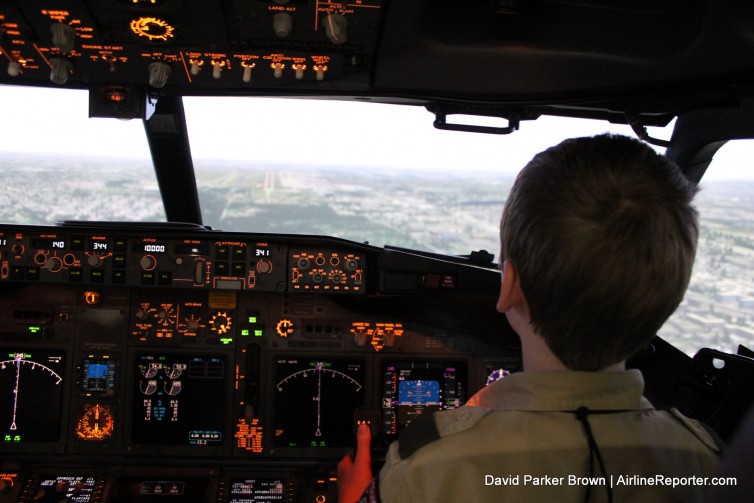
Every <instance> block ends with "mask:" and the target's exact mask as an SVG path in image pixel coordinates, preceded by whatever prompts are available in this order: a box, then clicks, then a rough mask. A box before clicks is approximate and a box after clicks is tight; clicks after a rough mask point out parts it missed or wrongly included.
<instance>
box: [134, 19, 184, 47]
mask: <svg viewBox="0 0 754 503" xmlns="http://www.w3.org/2000/svg"><path fill="white" fill-rule="evenodd" d="M130 27H131V31H132V32H133V34H134V35H136V36H137V37H139V38H141V39H144V40H148V41H149V42H167V41H169V40H170V39H172V38H173V37H174V36H175V28H174V27H173V26H172V25H171V24H170V23H168V22H167V21H165V20H164V19H160V18H156V17H151V16H142V17H139V18H136V19H134V20H133V21H131V25H130Z"/></svg>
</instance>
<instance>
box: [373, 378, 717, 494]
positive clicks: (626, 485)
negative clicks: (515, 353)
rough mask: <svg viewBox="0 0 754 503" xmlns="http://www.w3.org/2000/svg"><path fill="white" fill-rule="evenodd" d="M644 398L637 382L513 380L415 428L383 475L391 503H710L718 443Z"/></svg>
mask: <svg viewBox="0 0 754 503" xmlns="http://www.w3.org/2000/svg"><path fill="white" fill-rule="evenodd" d="M643 388H644V380H643V378H642V376H641V373H640V372H639V371H637V370H628V371H625V372H616V373H601V372H599V373H598V372H567V371H566V372H541V373H529V372H523V373H520V374H514V375H511V376H508V377H506V378H504V379H503V380H501V381H498V382H496V383H494V384H492V385H490V386H488V387H486V388H484V389H483V390H482V391H481V392H479V393H478V394H476V395H475V396H474V397H472V398H471V399H470V400H469V402H468V404H467V405H466V406H464V407H461V408H459V409H456V410H450V411H444V412H439V413H435V414H434V415H432V416H428V417H427V418H424V419H425V420H424V421H420V420H419V419H417V420H415V421H414V423H412V424H411V425H410V426H409V427H408V428H406V430H404V432H403V434H402V435H401V437H400V440H399V441H398V442H395V443H393V445H391V446H390V449H389V451H388V455H387V458H386V462H385V466H384V467H383V469H382V471H381V472H380V476H379V491H380V496H381V500H382V501H383V502H385V503H388V502H389V503H392V502H411V503H417V502H434V501H444V502H454V501H459V502H460V501H468V502H475V503H477V502H478V503H484V502H493V501H494V502H505V501H511V502H529V501H531V502H550V501H557V502H564V503H568V502H583V501H586V495H587V491H591V494H590V496H589V500H588V501H591V502H593V503H597V502H604V501H607V494H608V493H607V487H611V489H612V492H613V501H615V502H616V503H620V502H629V501H631V502H633V501H637V502H653V503H659V502H676V501H677V502H684V503H686V502H698V501H702V500H703V496H704V493H705V492H706V491H707V490H708V488H709V485H710V484H711V483H712V481H711V479H712V477H715V475H716V473H717V464H718V460H719V454H720V452H719V447H718V445H717V443H716V442H715V440H714V439H713V437H712V436H711V435H710V434H709V433H708V432H707V430H705V429H704V428H703V427H702V426H701V425H699V423H697V422H696V421H693V420H690V419H688V418H686V417H685V416H683V415H681V414H680V413H678V412H677V411H671V412H666V411H658V410H655V409H654V407H653V406H652V404H651V403H649V401H648V400H646V399H645V398H644V397H643V396H642V391H643ZM579 407H587V408H588V409H590V411H591V412H590V413H589V414H588V415H587V420H588V423H589V425H588V427H590V428H591V431H592V436H593V438H594V440H595V442H596V445H597V450H598V451H599V454H601V457H602V459H603V460H604V468H605V473H603V472H602V470H601V468H600V466H599V463H598V462H597V461H596V460H595V461H594V462H593V466H594V468H593V470H592V471H591V476H590V468H589V464H590V448H589V444H588V441H587V434H586V432H585V426H584V424H583V422H582V421H580V420H578V419H577V417H576V414H574V413H572V412H567V411H575V410H576V409H578V408H579ZM563 411H566V412H563ZM420 417H422V416H420ZM432 418H433V419H434V421H432ZM422 422H423V423H424V425H423V426H422V424H421V423H422ZM432 422H433V423H434V427H433V425H432ZM433 430H434V433H433ZM435 433H436V434H435ZM438 436H439V438H437V437H438ZM400 451H403V452H402V453H401V452H400ZM590 480H591V488H589V486H590V484H589V482H590Z"/></svg>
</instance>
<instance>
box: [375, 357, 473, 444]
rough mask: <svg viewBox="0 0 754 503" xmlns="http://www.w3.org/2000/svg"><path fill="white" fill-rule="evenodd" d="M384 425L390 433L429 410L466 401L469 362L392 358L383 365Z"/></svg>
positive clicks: (395, 433)
mask: <svg viewBox="0 0 754 503" xmlns="http://www.w3.org/2000/svg"><path fill="white" fill-rule="evenodd" d="M382 376H383V381H382V384H383V386H382V423H383V424H382V427H383V428H382V429H383V432H384V433H385V434H386V435H388V436H390V435H397V434H398V432H399V431H400V430H401V429H403V428H404V427H405V426H406V425H408V424H409V423H410V422H411V420H412V419H414V418H415V417H416V416H418V415H419V414H422V413H423V412H425V411H436V410H445V409H455V408H456V407H460V406H461V405H463V403H464V402H465V401H466V380H467V366H466V363H465V362H432V361H389V362H385V363H383V366H382Z"/></svg>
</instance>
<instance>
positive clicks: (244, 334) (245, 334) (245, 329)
mask: <svg viewBox="0 0 754 503" xmlns="http://www.w3.org/2000/svg"><path fill="white" fill-rule="evenodd" d="M241 335H242V336H243V337H248V336H250V335H251V332H249V329H248V328H242V329H241Z"/></svg>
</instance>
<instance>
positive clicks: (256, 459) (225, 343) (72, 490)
mask: <svg viewBox="0 0 754 503" xmlns="http://www.w3.org/2000/svg"><path fill="white" fill-rule="evenodd" d="M439 276H442V277H452V278H453V279H454V280H453V282H452V288H449V287H448V286H447V285H446V286H444V287H443V288H440V287H439V286H437V282H436V281H434V278H436V277H439ZM498 284H499V273H498V272H497V271H496V270H494V269H489V270H487V269H483V268H479V267H475V266H469V265H465V264H462V263H456V262H452V261H442V260H438V259H436V258H434V257H427V258H423V257H420V256H417V255H411V256H410V257H408V256H405V257H404V255H402V254H401V252H391V251H390V250H386V249H380V248H375V247H372V246H368V245H364V244H359V243H353V242H348V241H344V240H338V239H331V238H322V237H317V236H285V235H254V234H242V233H237V234H230V233H221V232H216V231H209V230H204V229H192V230H185V229H178V230H175V229H142V228H139V229H128V228H117V229H116V228H107V227H93V226H88V225H87V226H65V225H64V226H60V227H34V226H5V225H0V435H1V436H0V454H1V455H2V456H1V457H2V465H0V478H3V477H4V478H3V480H5V479H7V480H8V481H10V482H7V483H4V486H3V487H6V489H8V490H7V491H5V492H0V503H6V502H14V503H15V502H20V501H23V502H26V501H60V500H62V499H67V500H68V501H77V502H78V501H82V502H91V503H97V502H104V503H109V502H138V503H144V502H152V501H154V502H166V501H168V499H169V501H170V502H205V501H212V502H213V503H214V502H224V503H241V502H243V503H247V502H262V501H264V502H267V501H280V502H292V501H325V500H332V499H334V498H335V492H336V477H335V466H336V464H337V463H336V462H337V460H338V459H339V458H340V457H342V456H343V454H344V453H345V452H346V451H347V450H348V449H350V448H351V447H352V446H353V443H354V418H355V415H356V414H357V412H358V413H361V412H362V411H367V412H368V413H369V414H371V417H374V418H379V419H377V420H376V421H375V423H376V424H374V425H373V429H374V431H375V439H374V448H375V456H377V457H379V456H382V455H384V454H385V452H386V448H387V445H388V443H389V442H390V441H391V440H393V439H394V438H396V435H397V434H398V433H399V432H400V430H401V429H402V428H404V427H405V426H406V425H407V424H408V423H410V422H411V420H413V419H414V418H415V417H416V416H417V415H418V414H422V413H429V412H431V411H436V410H445V409H452V408H456V407H460V406H461V405H463V403H464V402H465V401H466V399H467V398H468V396H469V395H470V394H472V393H474V392H475V391H476V390H478V389H480V388H481V387H483V386H484V384H485V382H486V380H487V378H488V374H489V373H490V372H491V371H492V370H493V369H499V368H510V369H515V368H516V366H517V365H518V358H519V356H518V354H519V353H518V349H517V347H515V345H508V340H507V339H505V337H504V336H503V337H501V336H500V333H502V332H504V327H501V326H500V325H499V323H498V322H499V320H500V319H501V317H500V316H499V315H498V314H497V313H495V312H494V300H495V298H496V296H495V293H496V289H497V285H498ZM480 291H481V292H487V293H488V295H486V298H487V299H488V305H485V306H482V305H479V303H478V299H479V298H480ZM451 303H453V304H456V305H458V306H459V309H461V311H462V312H464V313H466V314H468V317H467V319H465V320H463V323H462V324H455V325H454V323H453V320H450V319H448V317H447V316H446V315H445V311H446V310H447V309H448V306H449V305H450V304H451ZM485 334H486V338H485ZM480 335H481V337H480ZM323 498H324V499H323Z"/></svg>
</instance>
